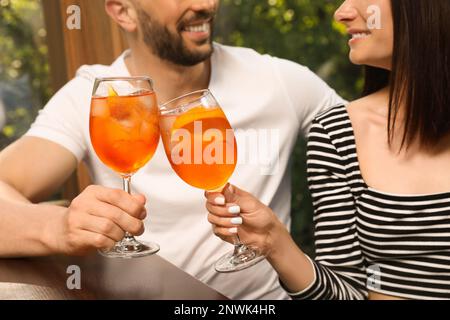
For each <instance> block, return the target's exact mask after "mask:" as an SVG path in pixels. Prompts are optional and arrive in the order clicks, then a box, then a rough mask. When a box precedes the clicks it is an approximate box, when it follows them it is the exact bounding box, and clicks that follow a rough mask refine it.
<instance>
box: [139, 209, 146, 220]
mask: <svg viewBox="0 0 450 320" xmlns="http://www.w3.org/2000/svg"><path fill="white" fill-rule="evenodd" d="M146 216H147V211H145V210H143V211H142V212H141V216H140V218H141V220H142V219H144V218H145V217H146Z"/></svg>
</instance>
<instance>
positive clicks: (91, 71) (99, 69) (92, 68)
mask: <svg viewBox="0 0 450 320" xmlns="http://www.w3.org/2000/svg"><path fill="white" fill-rule="evenodd" d="M126 53H127V52H124V53H122V54H121V55H120V56H119V57H117V59H116V60H115V61H114V62H113V63H112V64H110V65H103V64H92V65H83V66H81V67H80V68H78V70H77V72H76V75H75V77H76V78H80V79H84V80H88V81H90V82H92V81H94V80H95V78H99V77H121V76H129V74H128V70H127V69H126V66H125V62H124V56H125V54H126Z"/></svg>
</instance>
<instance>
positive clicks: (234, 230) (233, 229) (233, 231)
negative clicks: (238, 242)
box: [228, 228, 238, 234]
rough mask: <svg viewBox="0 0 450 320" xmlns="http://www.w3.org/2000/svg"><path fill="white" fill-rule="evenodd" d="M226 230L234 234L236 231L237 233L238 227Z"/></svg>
mask: <svg viewBox="0 0 450 320" xmlns="http://www.w3.org/2000/svg"><path fill="white" fill-rule="evenodd" d="M228 232H229V233H233V234H236V233H238V229H237V228H230V229H228Z"/></svg>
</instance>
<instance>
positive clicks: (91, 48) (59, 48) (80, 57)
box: [42, 0, 126, 200]
mask: <svg viewBox="0 0 450 320" xmlns="http://www.w3.org/2000/svg"><path fill="white" fill-rule="evenodd" d="M70 6H78V8H79V9H80V19H81V28H80V29H73V30H69V28H68V27H67V20H68V19H69V18H70V17H71V14H72V11H69V12H68V8H69V7H70ZM42 7H43V11H44V16H45V24H46V29H47V44H48V49H49V64H50V77H51V83H52V88H53V90H54V91H55V92H56V91H57V90H59V89H60V88H61V87H62V86H63V85H64V84H65V83H66V82H67V81H69V80H70V79H72V78H73V77H74V76H75V73H76V71H77V69H78V68H79V67H80V66H82V65H84V64H111V63H112V62H113V61H114V60H115V58H117V57H118V56H119V55H120V54H121V53H122V52H123V51H124V50H125V49H126V41H125V38H124V37H123V34H122V32H121V30H120V28H119V27H118V26H117V25H116V24H115V23H114V22H113V21H112V20H111V19H110V18H109V16H108V15H107V14H106V12H105V9H104V0H42ZM89 184H90V179H89V175H88V172H87V168H86V167H85V166H84V165H80V166H79V168H78V170H77V173H74V174H73V175H72V176H71V178H70V179H69V180H68V181H67V183H66V184H65V186H64V191H63V196H64V198H65V199H68V200H72V199H73V198H74V197H76V196H77V195H78V194H79V192H80V191H81V190H83V189H84V188H85V187H86V186H87V185H89Z"/></svg>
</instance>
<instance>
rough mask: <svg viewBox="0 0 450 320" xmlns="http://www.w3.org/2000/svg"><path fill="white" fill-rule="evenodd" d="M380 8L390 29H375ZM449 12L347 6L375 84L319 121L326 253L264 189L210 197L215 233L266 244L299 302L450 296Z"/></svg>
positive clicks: (316, 162)
mask: <svg viewBox="0 0 450 320" xmlns="http://www.w3.org/2000/svg"><path fill="white" fill-rule="evenodd" d="M370 5H376V6H377V7H378V8H380V9H381V10H380V12H381V16H380V18H381V28H375V29H371V28H370V27H369V26H372V25H373V22H374V21H376V19H377V18H378V17H376V16H373V14H377V10H375V11H371V10H368V8H369V6H370ZM371 8H373V7H371ZM368 12H371V13H368ZM449 17H450V1H448V0H436V1H416V0H370V1H366V0H347V1H345V2H344V3H343V4H342V6H341V7H340V8H339V9H338V10H337V11H336V14H335V18H336V20H337V21H339V22H341V23H343V24H345V25H346V27H347V29H348V33H349V34H350V35H351V36H352V38H351V40H350V41H349V46H350V59H351V61H352V62H353V63H355V64H358V65H365V66H366V86H365V93H364V97H363V98H362V99H359V100H356V101H354V102H351V103H350V104H349V105H347V106H337V107H334V108H332V109H330V110H328V111H327V112H325V113H323V114H321V115H319V116H318V117H317V118H316V119H315V121H314V122H313V125H312V128H311V132H310V137H309V142H308V151H307V155H308V160H307V170H308V182H309V187H310V190H311V193H312V197H313V204H314V209H315V216H314V224H315V245H316V259H315V260H314V261H313V260H312V259H310V258H309V257H308V256H306V255H305V254H304V253H303V252H302V251H301V249H300V248H298V247H297V246H296V244H295V243H294V241H293V240H292V238H291V236H290V235H289V232H288V230H286V229H285V227H284V226H283V224H282V223H281V222H279V220H278V219H277V216H276V214H275V213H274V212H272V211H271V209H270V208H268V207H266V206H265V205H263V204H262V203H261V202H259V201H258V200H257V199H255V198H254V197H253V196H252V195H250V194H248V193H246V192H245V191H242V190H240V189H238V188H237V187H234V186H228V187H227V188H226V189H225V190H224V192H223V194H220V193H208V194H206V197H207V205H206V206H207V209H208V211H209V212H210V214H209V216H208V220H209V221H210V223H212V224H213V229H214V232H215V234H216V235H218V236H219V237H221V238H222V239H224V240H226V241H229V242H231V236H232V235H233V233H236V232H237V233H238V234H239V236H240V238H241V239H242V241H243V242H244V243H246V244H248V245H251V246H255V247H258V248H260V249H261V250H262V251H263V252H264V253H265V254H266V256H267V259H268V261H269V262H270V263H271V264H272V266H273V267H274V268H275V270H276V271H277V272H278V274H279V277H280V281H281V283H282V284H283V286H284V287H285V289H286V290H287V291H288V292H289V293H290V294H291V296H292V297H293V298H298V299H305V298H307V299H365V298H370V299H395V298H403V299H405V298H406V299H407V298H412V299H433V298H438V299H439V298H450V33H449V32H450V19H449ZM368 22H371V23H368ZM224 197H225V199H226V201H227V204H226V205H225V206H221V205H220V203H221V201H223V198H224ZM237 206H239V207H240V217H241V218H242V219H233V220H231V219H232V218H233V217H235V216H234V215H232V214H229V213H228V210H227V208H228V207H237ZM234 210H235V208H234ZM230 211H233V210H230ZM232 222H233V223H232ZM236 224H238V225H236Z"/></svg>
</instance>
